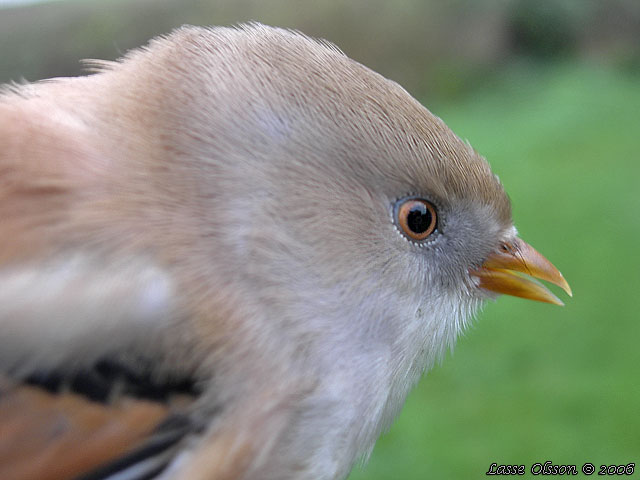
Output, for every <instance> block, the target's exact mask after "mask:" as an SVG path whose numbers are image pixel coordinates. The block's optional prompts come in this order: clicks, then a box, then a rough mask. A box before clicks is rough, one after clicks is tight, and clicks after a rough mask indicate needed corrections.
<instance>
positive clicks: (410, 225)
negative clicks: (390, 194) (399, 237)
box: [395, 198, 438, 242]
mask: <svg viewBox="0 0 640 480" xmlns="http://www.w3.org/2000/svg"><path fill="white" fill-rule="evenodd" d="M395 210H396V219H397V222H398V226H399V227H400V228H401V230H402V232H403V233H404V234H405V235H406V236H407V237H409V239H411V240H414V241H416V242H420V241H422V240H425V239H426V238H427V237H428V236H429V235H431V234H432V233H433V232H434V231H435V229H436V226H437V223H438V222H437V218H438V215H437V214H436V209H435V207H434V206H433V205H432V204H431V203H429V202H427V201H426V200H423V199H421V198H408V199H403V200H400V201H399V202H398V204H397V205H396V209H395Z"/></svg>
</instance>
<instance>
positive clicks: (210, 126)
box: [0, 24, 516, 479]
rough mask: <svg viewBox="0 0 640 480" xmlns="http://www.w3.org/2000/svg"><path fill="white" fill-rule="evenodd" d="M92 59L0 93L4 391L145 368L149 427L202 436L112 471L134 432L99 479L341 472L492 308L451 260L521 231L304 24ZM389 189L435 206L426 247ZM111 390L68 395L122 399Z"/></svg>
mask: <svg viewBox="0 0 640 480" xmlns="http://www.w3.org/2000/svg"><path fill="white" fill-rule="evenodd" d="M92 65H93V66H94V68H95V71H96V72H97V73H95V74H93V75H90V76H87V77H80V78H69V79H54V80H50V81H46V82H40V83H37V84H31V85H24V86H14V87H12V88H10V89H6V90H5V92H4V93H3V94H2V95H0V218H2V222H1V224H0V238H2V240H1V243H0V284H1V285H2V288H0V327H1V328H2V331H3V335H2V336H1V337H0V372H4V375H6V376H7V377H10V378H11V382H10V386H9V387H7V388H6V389H5V391H4V393H0V395H2V397H0V402H1V401H10V399H11V398H12V397H13V396H14V395H20V392H21V389H22V388H29V389H33V388H35V387H33V386H29V387H23V386H20V384H21V383H23V382H24V381H28V380H29V378H33V375H34V373H35V372H43V371H44V372H45V377H46V376H47V375H49V373H47V372H51V371H55V374H56V375H61V378H62V379H63V382H62V383H63V384H64V383H65V379H66V382H67V383H66V385H67V388H70V389H71V390H73V384H74V382H73V380H72V379H73V378H78V377H77V374H78V372H84V371H86V370H91V369H94V368H96V365H99V364H101V362H105V361H107V362H110V361H112V360H113V359H117V361H118V362H119V363H120V364H124V365H125V366H126V370H130V371H133V370H135V369H136V368H137V367H139V363H140V362H141V363H142V364H143V365H144V366H145V378H146V376H148V378H150V379H152V381H153V383H154V385H161V386H162V387H161V388H162V389H165V390H163V391H164V393H166V395H164V394H163V395H161V397H163V398H156V399H154V400H153V401H151V402H150V404H149V405H148V408H150V409H160V410H161V411H163V412H164V415H160V416H158V417H157V418H156V417H154V419H155V420H154V421H155V427H158V425H160V423H161V422H162V421H163V420H164V419H165V418H167V417H170V416H174V415H178V416H182V417H183V418H187V419H188V420H189V422H188V423H189V425H198V427H197V428H195V427H194V428H190V429H188V430H187V431H186V432H181V436H180V437H179V442H178V445H179V448H178V447H176V448H173V447H172V448H170V449H168V450H162V455H165V454H166V456H162V455H161V456H160V457H158V456H154V455H152V456H150V457H149V456H144V455H143V456H142V457H141V458H140V461H139V462H138V463H136V462H135V461H134V462H130V461H123V460H118V457H119V456H120V455H121V454H123V453H124V455H125V456H124V458H125V459H131V458H138V457H136V456H135V453H132V452H134V451H135V449H136V448H139V447H140V445H141V442H142V444H144V441H142V440H140V435H142V436H145V435H146V436H147V437H148V439H149V440H148V441H151V439H152V437H153V436H152V432H153V431H154V429H153V428H151V427H150V426H149V425H148V424H145V429H142V430H144V432H146V433H144V434H142V433H140V432H141V431H142V430H136V432H137V434H136V435H132V437H131V438H128V440H127V441H125V442H124V443H123V448H122V449H119V450H118V451H114V452H113V455H112V456H111V458H108V459H105V458H101V459H100V461H99V462H98V461H96V462H95V464H94V465H93V467H94V468H102V469H103V470H95V472H98V473H96V474H95V475H97V477H94V478H102V477H100V475H102V474H101V473H100V472H113V475H116V474H118V475H120V474H121V476H120V477H118V476H114V478H126V479H141V478H148V477H149V476H153V475H156V474H158V475H159V476H160V478H190V479H211V478H215V479H240V478H242V479H286V478H300V479H305V478H309V479H339V478H344V477H345V476H346V475H347V474H348V472H349V471H350V469H351V466H352V465H353V463H354V462H355V461H356V460H357V459H358V458H359V457H361V456H363V455H365V456H366V455H367V454H368V452H370V450H371V448H372V447H373V444H374V442H375V440H376V438H377V437H378V435H379V434H380V432H381V431H382V430H383V429H384V428H386V427H387V426H388V425H389V424H390V422H391V421H392V419H393V418H394V416H395V415H396V414H397V412H398V410H399V409H400V407H401V406H402V404H403V402H404V399H405V397H406V395H407V393H408V391H409V389H410V388H411V386H412V385H413V384H414V383H415V382H416V381H417V379H418V377H419V375H420V374H421V373H422V372H423V371H424V370H425V369H426V368H429V367H430V366H431V365H432V364H433V362H434V361H435V360H436V359H437V358H438V357H439V356H440V355H441V354H442V353H443V351H444V350H445V349H446V348H447V347H450V346H452V345H453V343H454V341H455V338H456V336H457V334H458V333H459V332H460V331H461V329H462V328H463V327H464V325H465V324H466V322H467V321H468V319H469V318H471V316H472V315H473V313H474V312H475V311H476V309H477V308H478V307H479V306H480V304H481V302H482V300H484V299H485V298H487V296H488V294H487V293H486V292H483V291H481V290H480V289H479V288H478V287H477V282H476V281H474V279H473V278H472V277H471V276H470V275H469V270H470V269H472V268H475V267H478V266H479V265H481V264H482V263H483V261H484V259H485V258H486V257H487V256H488V255H489V253H491V252H492V251H494V250H495V249H496V248H497V246H498V245H499V244H500V242H502V241H508V240H510V239H513V238H515V234H516V233H515V229H514V227H513V225H512V221H511V210H510V205H509V200H508V198H507V196H506V194H505V193H504V190H503V188H502V186H501V185H500V183H499V181H498V179H497V177H495V176H494V175H493V174H492V172H491V170H490V168H489V166H488V164H487V162H486V161H485V160H484V159H483V158H482V157H481V156H480V155H478V154H477V152H475V151H474V150H473V149H472V148H471V147H470V146H469V145H468V144H467V143H465V142H463V141H461V140H460V139H459V138H458V137H457V136H455V134H453V132H451V131H450V130H449V129H448V128H447V127H446V125H445V124H444V123H443V122H442V121H441V120H440V119H438V118H437V117H435V116H434V115H432V114H431V113H430V112H429V111H428V110H427V109H425V108H424V107H423V106H421V105H420V104H419V103H418V102H417V101H415V100H414V99H413V98H411V97H410V96H409V95H408V94H407V93H406V91H404V90H403V89H402V88H401V87H400V86H398V85H397V84H395V83H394V82H391V81H389V80H387V79H384V78H383V77H381V76H380V75H378V74H376V73H374V72H372V71H371V70H369V69H367V68H366V67H364V66H362V65H360V64H359V63H357V62H355V61H353V60H351V59H349V58H348V57H346V56H345V55H344V54H343V53H342V52H341V51H340V50H339V49H338V48H337V47H335V46H333V45H331V44H329V43H326V42H321V41H317V40H313V39H310V38H308V37H306V36H304V35H303V34H301V33H299V32H293V31H289V30H283V29H277V28H271V27H266V26H263V25H260V24H251V25H247V26H242V27H239V28H210V29H207V28H197V27H183V28H181V29H179V30H176V31H175V32H173V33H171V34H170V35H168V36H166V37H160V38H157V39H154V40H152V41H151V42H150V43H149V45H148V46H146V47H144V48H142V49H138V50H134V51H132V52H130V53H128V54H127V55H126V56H125V57H124V58H123V59H122V60H121V61H119V62H113V63H97V62H95V61H94V62H93V63H92ZM408 195H417V196H420V197H423V198H425V199H427V200H428V201H430V202H432V203H433V204H434V205H435V206H436V207H437V210H438V229H437V231H436V232H435V233H434V234H433V235H432V236H431V237H430V238H429V239H428V241H425V242H423V243H416V242H412V241H410V240H408V239H407V237H406V236H404V235H403V234H402V233H401V232H400V231H399V230H398V227H397V225H396V223H395V220H394V217H393V211H394V207H393V206H394V204H395V202H396V201H397V200H398V199H401V198H404V197H406V196H408ZM74 375H76V376H75V377H74ZM176 380H178V381H177V382H176ZM181 380H186V381H187V383H189V384H193V385H198V388H197V389H196V391H194V392H191V393H190V399H189V401H188V402H186V403H185V402H170V401H167V398H174V397H175V396H176V395H175V394H176V389H175V385H177V384H180V383H181ZM110 386H111V388H112V390H113V391H112V393H109V394H108V395H106V396H105V397H106V400H105V398H103V399H102V400H100V401H94V400H95V399H93V400H92V399H85V402H92V403H91V405H92V408H97V409H102V410H104V411H107V412H111V411H112V409H113V408H116V407H114V405H119V404H120V402H126V401H134V402H140V401H141V400H140V399H139V398H137V397H139V395H138V393H136V392H135V391H134V390H132V389H128V390H127V389H124V390H123V389H120V388H119V387H118V382H116V381H114V382H113V385H110ZM30 391H31V390H30ZM63 394H65V390H64V389H62V390H61V391H59V392H54V393H49V394H48V395H50V397H51V399H50V400H49V402H50V403H51V405H53V406H52V407H47V408H56V407H55V405H56V403H55V402H56V400H54V399H55V398H56V395H63ZM70 394H73V395H77V394H78V392H77V391H76V392H75V393H73V392H71V393H70ZM3 398H5V399H8V400H2V399H3ZM43 402H44V401H43ZM45 403H46V402H45ZM140 408H143V409H144V408H145V407H143V406H141V407H140ZM63 413H64V412H63ZM123 415H124V413H123ZM116 416H117V415H116ZM0 419H2V420H3V421H4V417H0ZM151 423H154V422H151ZM1 427H2V425H0V428H1ZM30 428H32V427H29V426H26V427H25V428H24V429H23V430H24V432H23V434H24V435H27V436H28V435H29V429H30ZM134 430H135V429H134ZM138 434H140V435H138ZM150 435H151V436H150ZM63 437H64V436H63ZM61 438H62V437H61ZM66 438H67V437H64V439H66ZM51 441H52V442H55V441H56V435H54V436H53V437H52V440H51ZM143 450H144V447H143ZM123 451H124V452H123ZM144 451H146V452H149V451H153V452H155V450H153V449H151V450H144ZM127 452H128V453H127ZM65 454H66V455H70V456H73V455H74V452H73V451H71V449H69V451H68V452H67V451H65ZM131 455H133V457H132V456H131ZM105 461H106V462H107V463H106V466H105V465H104V462H105ZM144 462H148V463H144ZM83 473H86V471H84V472H83ZM77 474H78V473H76V475H77ZM89 474H91V472H89V473H88V475H89ZM109 474H112V473H109ZM3 478H11V476H9V477H4V476H3ZM15 478H19V477H15ZM88 478H91V477H88Z"/></svg>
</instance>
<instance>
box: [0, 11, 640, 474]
mask: <svg viewBox="0 0 640 480" xmlns="http://www.w3.org/2000/svg"><path fill="white" fill-rule="evenodd" d="M250 20H258V21H261V22H264V23H268V24H275V25H280V26H286V27H292V28H298V29H300V30H302V31H304V32H306V33H308V34H310V35H313V36H318V37H323V38H327V39H329V40H331V41H333V42H335V43H336V44H338V45H339V46H340V47H341V48H342V49H343V50H344V51H345V52H346V53H347V54H348V55H350V56H351V57H354V58H356V59H357V60H359V61H361V62H362V63H364V64H366V65H368V66H370V67H372V68H374V69H375V70H377V71H379V72H381V73H382V74H384V75H385V76H387V77H390V78H393V79H394V80H396V81H399V82H400V83H401V84H402V85H404V86H405V87H406V88H407V89H408V90H409V91H411V92H412V93H413V94H414V95H416V96H418V97H419V98H420V99H421V100H423V101H424V103H425V104H427V105H428V106H429V107H430V108H431V109H432V110H433V111H434V112H435V113H436V114H437V115H439V116H441V117H442V118H443V119H444V120H445V121H446V122H447V123H448V124H449V125H450V126H451V127H452V128H453V129H454V131H456V132H457V133H458V134H459V135H461V136H462V137H464V138H468V139H469V141H470V142H471V143H472V144H473V145H474V147H475V148H476V149H477V150H478V151H479V152H480V153H482V154H483V155H485V156H486V157H487V158H488V159H489V161H490V162H491V164H492V166H493V168H494V170H495V172H496V173H497V174H499V175H500V178H501V179H502V181H503V183H504V184H505V185H506V188H507V191H508V192H509V194H510V196H511V198H512V200H513V205H514V217H515V220H516V224H517V225H518V228H519V230H520V232H521V234H522V236H523V238H525V239H526V240H527V241H528V242H530V243H531V244H533V245H534V246H535V247H536V248H537V249H539V250H540V251H541V252H543V253H544V254H545V255H546V256H547V257H548V258H550V259H551V260H552V261H553V262H554V263H555V264H556V265H558V266H559V267H560V268H561V269H562V271H563V273H564V274H565V276H566V277H567V279H568V280H569V281H570V282H571V285H572V287H573V289H574V292H575V297H574V298H573V299H567V306H566V307H565V308H563V309H562V308H557V307H552V306H549V305H543V304H535V303H532V302H525V301H522V300H518V299H513V298H501V299H500V300H499V301H498V302H496V303H494V304H490V305H489V306H488V307H487V309H486V311H485V312H484V313H483V314H482V315H481V318H480V319H479V320H478V321H477V322H475V324H474V326H473V327H472V328H471V329H470V331H469V332H468V333H467V334H466V335H465V336H463V338H461V340H460V342H458V345H457V347H456V352H455V355H448V356H447V358H446V360H445V361H444V362H443V365H442V366H440V367H437V368H435V369H434V370H433V371H432V372H430V373H429V375H428V376H427V378H426V379H424V380H423V381H422V382H420V384H419V385H418V387H417V388H416V390H415V391H414V392H413V393H412V394H411V396H410V398H409V401H408V403H407V406H406V408H405V409H404V410H403V412H402V414H401V416H400V418H399V419H398V421H397V422H396V424H395V425H394V426H393V428H392V429H391V431H390V433H388V434H387V435H385V436H383V437H382V438H381V440H380V441H379V442H378V444H377V446H376V448H375V450H374V452H373V454H372V457H371V461H370V462H369V464H368V465H367V466H366V467H365V468H364V469H358V470H356V471H355V472H354V473H353V474H352V476H351V479H352V480H355V479H389V478H403V479H422V478H442V479H468V478H478V477H479V476H483V477H484V472H486V471H487V469H488V468H489V465H490V463H491V462H494V461H495V462H501V463H505V464H525V465H527V467H530V466H531V464H532V463H533V462H537V461H545V460H547V459H550V460H552V461H554V462H556V463H564V464H567V463H568V464H571V463H575V464H577V465H579V466H580V465H581V464H582V463H584V462H587V461H590V462H592V463H594V464H600V463H607V464H611V463H624V464H626V463H628V462H638V461H639V460H640V458H639V457H640V415H639V414H638V405H640V382H639V381H638V368H639V366H640V350H639V349H638V345H639V344H640V322H639V321H638V320H640V314H639V313H638V312H639V307H640V305H639V303H640V302H639V300H638V294H637V290H638V287H639V286H640V282H639V281H638V272H639V271H640V255H638V253H637V245H638V240H639V239H640V215H638V212H639V211H640V195H639V194H638V193H637V190H636V188H637V186H638V181H639V180H640V162H639V159H638V153H637V151H638V147H637V143H638V140H637V137H638V133H639V132H640V113H639V112H640V2H638V1H637V0H607V1H599V0H557V1H540V0H487V1H483V2H480V1H473V0H452V1H449V2H439V1H435V0H432V1H419V0H398V1H395V2H389V1H383V0H371V1H367V0H354V1H349V2H347V1H328V0H325V1H317V2H305V3H302V2H295V1H293V0H272V1H261V0H235V1H234V0H224V1H215V0H187V1H183V2H177V1H169V0H135V1H125V0H110V1H97V0H91V1H78V0H72V1H63V2H57V3H52V4H46V5H38V6H31V7H24V8H13V9H7V10H0V82H4V81H7V80H9V79H13V80H19V79H20V78H22V77H24V78H26V79H28V80H36V79H38V78H44V77H49V76H56V75H74V74H77V73H79V72H80V70H81V65H80V63H79V61H78V60H79V59H81V58H105V59H115V58H117V57H119V56H121V55H122V54H123V52H125V51H126V50H127V49H129V48H131V47H134V46H138V45H141V44H143V43H144V42H145V41H146V40H147V39H148V38H149V37H151V36H153V35H156V34H159V33H165V32H167V31H169V30H170V29H171V28H173V27H176V26H179V25H181V24H183V23H191V24H201V25H208V24H215V25H220V24H224V25H228V24H236V23H239V22H244V21H250ZM563 298H565V297H563Z"/></svg>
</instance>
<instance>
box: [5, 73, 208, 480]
mask: <svg viewBox="0 0 640 480" xmlns="http://www.w3.org/2000/svg"><path fill="white" fill-rule="evenodd" d="M62 85H63V84H60V85H59V86H60V87H61V86H62ZM44 87H46V85H45V86H43V87H42V88H44ZM25 88H26V87H25ZM29 88H31V87H29ZM47 88H58V85H56V84H52V85H50V86H48V87H47ZM61 94H62V92H61ZM56 98H61V96H60V95H57V96H55V95H34V96H29V95H24V96H23V95H22V94H19V95H11V94H9V95H8V96H6V97H2V95H1V93H0V219H1V220H0V478H2V479H7V480H18V479H20V480H25V479H45V480H46V479H57V480H62V479H67V478H80V477H82V476H84V478H87V479H89V478H92V479H99V478H107V477H109V476H110V475H113V474H115V473H116V472H117V473H118V474H119V476H118V477H117V478H119V479H121V480H133V479H142V478H149V476H151V475H152V474H153V473H154V472H158V471H160V470H162V468H164V466H165V465H166V464H167V463H168V462H169V461H170V460H171V459H172V458H173V456H174V455H175V454H176V452H177V451H178V450H179V448H180V445H181V444H182V442H183V439H184V438H185V437H187V436H188V434H189V433H191V432H193V431H195V430H197V429H196V427H195V426H194V423H193V422H192V421H191V419H190V414H189V411H190V407H191V405H192V404H193V402H194V401H195V399H196V398H197V397H198V395H199V393H200V392H198V391H197V388H196V386H195V382H194V381H193V379H192V378H190V376H189V375H178V374H176V373H175V372H174V373H173V374H169V373H167V374H163V375H160V374H158V368H157V366H156V363H161V362H162V361H163V355H164V354H165V353H166V351H167V349H166V347H163V346H162V340H163V335H165V334H166V332H167V331H168V330H170V329H171V327H172V326H173V325H174V322H175V321H176V316H177V314H176V311H177V308H176V306H175V297H176V294H175V291H176V287H175V286H174V283H173V281H172V276H171V275H170V274H169V273H167V271H166V269H165V268H163V267H162V266H159V265H158V264H157V262H156V261H155V260H154V259H153V258H152V257H151V255H148V254H146V253H144V248H138V249H137V251H133V250H130V251H128V250H127V249H126V248H124V247H123V246H125V245H126V244H131V243H133V241H132V239H131V238H127V239H126V240H122V241H120V243H118V237H122V234H121V233H120V232H117V231H113V229H112V231H110V230H109V228H110V225H106V224H105V222H106V220H105V219H106V218H108V215H109V212H112V211H114V208H112V207H110V206H104V205H103V203H104V199H103V196H101V192H102V190H103V188H104V184H105V182H104V180H103V173H104V170H103V167H104V165H106V164H107V163H108V162H107V160H106V158H105V157H104V156H103V155H101V153H100V151H101V150H100V149H98V148H95V144H96V142H97V140H96V139H95V138H93V137H95V136H96V134H95V133H91V132H92V129H90V128H87V127H86V124H85V122H83V121H79V120H78V119H77V118H75V117H74V116H73V115H71V114H69V113H68V112H66V111H64V110H62V109H60V108H57V106H56V105H55V104H54V102H53V100H52V99H56ZM92 135H93V137H92ZM101 202H102V203H101ZM100 205H103V207H104V208H102V210H101V209H100V208H99V207H96V206H100ZM96 208H97V213H96ZM112 225H113V222H112ZM141 251H142V252H143V253H140V252H141ZM164 363H165V364H169V363H171V362H170V361H169V360H167V359H166V358H164Z"/></svg>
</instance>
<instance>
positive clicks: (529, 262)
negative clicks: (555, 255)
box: [470, 238, 572, 305]
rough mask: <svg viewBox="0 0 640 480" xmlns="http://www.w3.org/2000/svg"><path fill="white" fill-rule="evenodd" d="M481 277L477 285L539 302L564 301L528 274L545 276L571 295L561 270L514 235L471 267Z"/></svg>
mask: <svg viewBox="0 0 640 480" xmlns="http://www.w3.org/2000/svg"><path fill="white" fill-rule="evenodd" d="M470 273H471V275H474V276H475V277H477V278H478V279H479V280H480V283H479V286H480V288H484V289H486V290H491V291H492V292H497V293H504V294H506V295H513V296H515V297H522V298H528V299H529V300H537V301H539V302H547V303H553V304H555V305H564V303H562V301H561V300H560V299H559V298H558V297H556V296H555V295H554V294H553V293H551V291H549V289H548V288H547V287H545V286H544V285H542V284H541V283H539V282H536V281H535V280H532V279H530V278H528V277H527V276H525V275H523V274H526V275H528V276H530V277H534V278H539V279H541V280H546V281H547V282H550V283H553V284H554V285H557V286H559V287H560V288H562V289H563V290H564V291H565V292H567V294H568V295H569V296H572V293H571V287H569V284H568V283H567V281H566V280H565V279H564V277H563V276H562V274H561V273H560V272H559V271H558V269H557V268H556V267H554V266H553V264H552V263H551V262H550V261H549V260H547V259H546V258H545V257H544V256H543V255H542V254H540V253H538V252H537V251H536V249H534V248H533V247H532V246H531V245H529V244H528V243H526V242H525V241H523V240H521V239H520V238H516V239H515V240H514V241H512V242H504V243H502V244H501V248H500V250H499V251H496V252H493V253H491V254H490V255H489V256H488V257H487V259H486V260H485V261H484V263H483V264H482V266H481V267H480V268H479V269H477V270H471V271H470Z"/></svg>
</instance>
